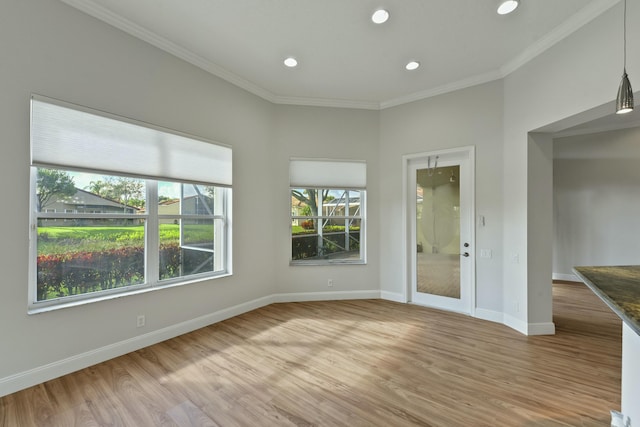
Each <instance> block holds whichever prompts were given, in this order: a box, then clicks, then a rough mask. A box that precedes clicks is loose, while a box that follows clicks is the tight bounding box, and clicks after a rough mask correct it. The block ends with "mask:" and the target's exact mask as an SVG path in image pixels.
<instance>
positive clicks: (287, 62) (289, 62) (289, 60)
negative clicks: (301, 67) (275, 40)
mask: <svg viewBox="0 0 640 427" xmlns="http://www.w3.org/2000/svg"><path fill="white" fill-rule="evenodd" d="M284 65H286V66H287V67H289V68H293V67H297V66H298V60H297V59H296V58H294V57H293V56H290V57H288V58H286V59H285V60H284Z"/></svg>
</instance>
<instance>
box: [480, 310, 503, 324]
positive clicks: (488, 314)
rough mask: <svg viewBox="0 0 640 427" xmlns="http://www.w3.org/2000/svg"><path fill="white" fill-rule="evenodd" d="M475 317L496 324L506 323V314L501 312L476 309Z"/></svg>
mask: <svg viewBox="0 0 640 427" xmlns="http://www.w3.org/2000/svg"><path fill="white" fill-rule="evenodd" d="M474 317H476V318H478V319H482V320H488V321H490V322H495V323H504V314H503V313H502V312H500V311H494V310H487V309H486V308H478V307H476V310H475V314H474Z"/></svg>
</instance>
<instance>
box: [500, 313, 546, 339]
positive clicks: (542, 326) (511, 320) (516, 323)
mask: <svg viewBox="0 0 640 427" xmlns="http://www.w3.org/2000/svg"><path fill="white" fill-rule="evenodd" d="M504 324H505V325H507V326H508V327H510V328H513V329H515V330H516V331H518V332H520V333H521V334H524V335H555V333H556V325H555V324H554V323H553V322H544V323H527V322H525V321H523V320H520V319H517V318H515V317H513V316H512V315H510V314H505V315H504Z"/></svg>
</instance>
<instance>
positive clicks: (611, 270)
mask: <svg viewBox="0 0 640 427" xmlns="http://www.w3.org/2000/svg"><path fill="white" fill-rule="evenodd" d="M573 271H574V272H575V273H576V274H577V275H578V276H579V277H580V279H582V281H584V283H585V284H586V285H587V286H588V287H589V288H591V290H592V291H593V292H595V294H596V295H598V296H599V297H600V298H601V299H602V300H603V301H604V302H605V303H606V304H607V305H608V306H609V308H611V309H612V310H613V311H614V312H615V313H616V314H617V315H618V316H620V318H621V319H622V320H623V321H624V322H625V323H626V324H627V325H628V326H629V327H630V328H631V329H633V330H634V331H635V332H636V333H637V334H638V335H640V265H627V266H603V267H575V268H574V269H573Z"/></svg>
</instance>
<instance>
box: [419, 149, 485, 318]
mask: <svg viewBox="0 0 640 427" xmlns="http://www.w3.org/2000/svg"><path fill="white" fill-rule="evenodd" d="M468 164H469V155H468V153H456V154H455V155H452V154H448V155H442V156H441V155H431V156H426V157H424V158H420V159H417V160H415V161H412V162H411V163H410V168H409V175H410V176H409V177H408V179H411V181H410V183H411V185H410V186H409V192H410V194H409V198H408V200H409V203H410V206H409V212H410V213H411V240H412V247H413V250H412V252H413V254H412V256H411V264H412V265H411V272H412V277H411V282H412V283H411V301H412V302H414V303H417V304H423V305H428V306H433V307H436V308H442V309H447V310H452V311H460V312H465V313H470V310H471V290H472V281H471V280H472V274H471V268H472V266H473V263H472V262H471V259H472V254H471V224H472V222H471V209H470V203H469V199H470V197H469V196H470V192H471V177H470V174H469V171H468V167H467V166H468Z"/></svg>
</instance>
